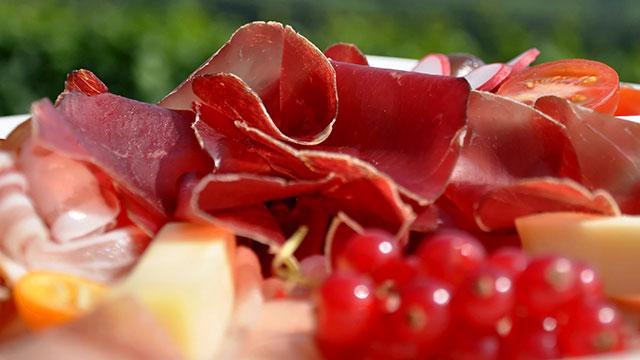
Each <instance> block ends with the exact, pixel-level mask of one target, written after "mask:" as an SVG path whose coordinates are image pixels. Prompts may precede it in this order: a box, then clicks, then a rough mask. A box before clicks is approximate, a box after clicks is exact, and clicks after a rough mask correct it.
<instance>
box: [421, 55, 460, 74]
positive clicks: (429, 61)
mask: <svg viewBox="0 0 640 360" xmlns="http://www.w3.org/2000/svg"><path fill="white" fill-rule="evenodd" d="M413 71H415V72H419V73H423V74H430V75H442V76H449V75H451V64H450V63H449V58H448V57H447V56H446V55H443V54H429V55H427V56H425V57H423V58H422V59H421V60H420V61H418V65H416V67H414V68H413Z"/></svg>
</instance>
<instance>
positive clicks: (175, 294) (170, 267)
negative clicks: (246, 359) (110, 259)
mask: <svg viewBox="0 0 640 360" xmlns="http://www.w3.org/2000/svg"><path fill="white" fill-rule="evenodd" d="M234 249H235V240H234V237H233V235H232V234H230V233H228V232H226V231H224V230H222V229H220V228H218V227H215V226H210V225H196V224H187V223H170V224H167V225H165V226H164V227H163V228H162V229H161V230H160V232H159V233H158V235H157V236H156V238H155V239H154V240H153V241H152V243H151V245H150V246H149V248H148V249H147V250H146V252H145V253H144V255H143V256H142V258H141V259H140V262H139V263H138V264H137V266H136V267H135V268H134V270H133V271H132V273H131V274H130V275H129V277H128V278H126V279H125V280H124V281H123V282H122V283H121V284H119V285H118V286H117V288H116V290H115V294H120V295H123V294H127V295H132V296H133V297H134V298H137V299H138V300H139V301H141V302H142V303H143V304H145V305H146V306H147V307H148V308H149V309H150V310H151V311H152V312H153V313H154V314H155V315H156V317H157V318H158V320H159V322H160V323H162V324H164V325H165V326H166V328H167V330H168V331H169V333H170V334H171V335H172V336H173V338H174V339H175V341H176V343H177V344H178V346H179V347H180V348H181V349H182V351H183V352H184V355H185V356H186V358H188V359H198V360H199V359H213V358H215V354H216V353H217V352H218V351H219V349H220V347H221V345H222V341H223V338H224V335H225V333H226V331H227V328H228V326H229V323H230V321H231V316H232V311H233V304H234V288H233V258H234V254H233V252H234Z"/></svg>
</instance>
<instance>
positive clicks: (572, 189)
mask: <svg viewBox="0 0 640 360" xmlns="http://www.w3.org/2000/svg"><path fill="white" fill-rule="evenodd" d="M561 211H574V212H581V213H592V214H602V215H620V209H619V208H618V205H617V204H616V202H615V201H614V200H613V198H612V197H611V195H609V194H608V193H607V192H605V191H602V190H596V191H594V192H593V193H592V192H590V191H589V190H588V189H586V188H585V187H584V186H582V185H580V184H578V183H577V182H575V181H573V180H569V179H558V178H531V179H525V180H520V181H517V182H514V183H512V184H509V185H505V186H502V187H499V188H497V189H495V190H492V191H490V192H488V193H486V194H485V195H484V196H482V198H481V199H480V200H479V202H478V203H477V204H476V209H475V216H476V222H477V224H478V225H479V226H480V228H481V229H482V230H484V231H494V230H505V229H511V228H513V225H514V221H515V220H516V219H517V218H518V217H521V216H526V215H532V214H536V213H541V212H561Z"/></svg>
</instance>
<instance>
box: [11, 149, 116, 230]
mask: <svg viewBox="0 0 640 360" xmlns="http://www.w3.org/2000/svg"><path fill="white" fill-rule="evenodd" d="M18 166H19V167H20V170H21V171H22V173H23V174H24V175H25V176H26V178H27V179H28V181H29V190H28V193H29V195H30V197H31V198H32V199H35V200H36V201H35V206H36V209H37V211H38V213H39V214H41V216H42V217H43V219H44V220H45V222H46V223H47V226H48V227H49V229H51V236H52V237H53V238H55V239H56V241H59V242H67V241H70V240H73V239H75V238H78V237H82V236H85V235H89V234H92V233H97V232H103V231H105V230H107V229H108V228H109V227H113V226H114V225H115V223H116V218H117V216H118V214H119V213H120V206H119V205H120V204H119V203H118V200H117V198H116V195H115V194H114V193H113V189H108V188H106V187H101V184H100V182H99V180H98V178H97V177H96V176H95V175H94V174H93V172H91V170H90V169H89V168H88V167H87V166H86V165H84V164H83V163H81V162H78V161H74V160H71V159H69V158H67V157H64V156H61V155H58V154H56V153H54V152H51V151H49V150H46V149H37V148H36V147H34V146H33V145H32V144H31V142H30V141H29V142H27V143H26V144H25V145H24V146H23V147H22V149H21V151H20V156H19V162H18ZM107 199H109V200H107Z"/></svg>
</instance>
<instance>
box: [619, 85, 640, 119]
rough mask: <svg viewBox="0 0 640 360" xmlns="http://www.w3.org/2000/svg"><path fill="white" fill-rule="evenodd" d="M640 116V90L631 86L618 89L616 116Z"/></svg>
mask: <svg viewBox="0 0 640 360" xmlns="http://www.w3.org/2000/svg"><path fill="white" fill-rule="evenodd" d="M629 115H640V89H638V88H632V87H631V86H621V87H620V103H619V104H618V110H616V116H629Z"/></svg>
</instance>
